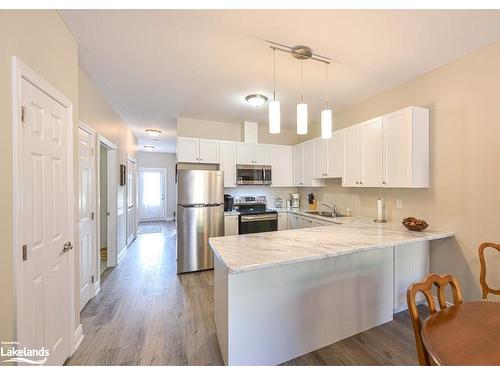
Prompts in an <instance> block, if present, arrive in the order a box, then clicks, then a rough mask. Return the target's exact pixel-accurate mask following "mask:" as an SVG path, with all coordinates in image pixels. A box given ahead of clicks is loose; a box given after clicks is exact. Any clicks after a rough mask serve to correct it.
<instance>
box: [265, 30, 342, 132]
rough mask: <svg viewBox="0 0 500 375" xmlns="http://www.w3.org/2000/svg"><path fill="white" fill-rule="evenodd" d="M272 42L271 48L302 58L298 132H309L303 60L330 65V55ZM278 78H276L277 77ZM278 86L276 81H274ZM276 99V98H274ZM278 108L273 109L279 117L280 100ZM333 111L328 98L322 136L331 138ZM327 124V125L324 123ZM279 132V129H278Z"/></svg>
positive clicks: (323, 115) (323, 117)
mask: <svg viewBox="0 0 500 375" xmlns="http://www.w3.org/2000/svg"><path fill="white" fill-rule="evenodd" d="M267 42H268V43H269V44H270V48H271V49H273V50H274V52H276V50H278V51H281V52H285V53H288V54H290V55H291V56H292V57H294V58H296V59H297V60H300V103H299V104H297V134H301V135H302V134H307V130H308V129H307V128H308V118H307V104H306V103H304V90H303V88H304V71H303V61H304V60H316V61H319V62H322V63H324V64H326V65H327V66H328V64H330V63H331V62H332V59H331V58H329V57H325V56H321V55H318V54H317V53H314V52H313V50H312V49H311V48H309V47H307V46H301V45H299V46H295V47H289V46H286V45H284V44H280V43H276V42H272V41H270V40H268V41H267ZM275 76H276V71H275ZM275 80H276V78H275ZM274 85H275V86H276V82H274ZM275 89H276V87H275ZM274 99H275V98H274ZM274 102H275V100H273V101H271V102H270V103H269V132H270V133H272V132H271V118H272V117H271V112H272V111H271V110H272V107H273V103H274ZM277 108H278V109H277V110H276V109H273V113H274V114H273V116H276V114H275V113H278V119H279V102H278V103H277ZM331 119H332V111H331V110H330V109H328V100H326V109H325V110H323V111H322V112H321V136H322V137H324V138H331V123H332V120H331ZM323 124H325V125H323ZM328 124H330V134H328V126H327V125H328ZM278 132H279V131H278Z"/></svg>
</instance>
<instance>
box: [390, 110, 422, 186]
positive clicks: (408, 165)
mask: <svg viewBox="0 0 500 375" xmlns="http://www.w3.org/2000/svg"><path fill="white" fill-rule="evenodd" d="M383 123H384V126H383V143H384V152H383V158H384V168H383V176H384V178H383V181H382V184H383V185H384V186H386V187H415V188H426V187H429V110H428V109H427V108H420V107H408V108H404V109H402V110H399V111H396V112H392V113H389V114H388V115H385V116H383Z"/></svg>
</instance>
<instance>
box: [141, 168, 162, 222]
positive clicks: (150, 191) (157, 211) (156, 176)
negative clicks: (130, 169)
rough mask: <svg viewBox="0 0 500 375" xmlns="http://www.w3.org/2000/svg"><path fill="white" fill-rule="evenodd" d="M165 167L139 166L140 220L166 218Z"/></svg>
mask: <svg viewBox="0 0 500 375" xmlns="http://www.w3.org/2000/svg"><path fill="white" fill-rule="evenodd" d="M165 193H166V192H165V169H163V168H139V220H140V221H157V220H165Z"/></svg>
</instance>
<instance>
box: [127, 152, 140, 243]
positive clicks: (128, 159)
mask: <svg viewBox="0 0 500 375" xmlns="http://www.w3.org/2000/svg"><path fill="white" fill-rule="evenodd" d="M129 162H130V163H133V164H135V179H134V181H135V190H134V191H135V207H134V208H135V228H133V229H134V237H133V238H132V240H130V242H129V222H130V220H129V213H128V211H129V207H128V201H129V196H128V195H129V187H128V176H125V180H126V182H125V197H126V198H125V224H126V225H125V236H126V238H125V244H126V246H130V245H131V244H132V242H134V241H135V239H136V238H137V225H138V223H139V208H138V204H137V203H138V201H139V193H138V186H139V181H138V179H139V178H138V177H139V176H138V175H139V173H138V165H137V160H136V159H135V158H133V157H132V156H130V155H129V154H127V169H126V174H127V175H128V172H129V166H128V164H129Z"/></svg>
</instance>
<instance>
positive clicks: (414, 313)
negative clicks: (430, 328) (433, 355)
mask: <svg viewBox="0 0 500 375" xmlns="http://www.w3.org/2000/svg"><path fill="white" fill-rule="evenodd" d="M448 284H449V285H450V286H451V291H452V293H453V303H454V304H455V305H457V304H459V303H462V292H461V291H460V285H459V284H458V280H457V279H456V278H455V277H454V276H453V275H438V274H435V273H431V274H429V275H427V277H426V278H425V280H424V281H422V282H419V283H414V284H412V285H410V286H409V287H408V290H407V292H406V299H407V303H408V310H409V311H410V317H411V323H412V326H413V333H414V334H415V343H416V346H417V354H418V362H419V363H420V364H421V365H427V366H429V365H431V361H430V358H429V353H427V350H425V347H424V343H423V341H422V322H421V321H420V316H419V314H418V308H417V301H416V298H415V297H416V295H417V293H418V292H421V293H423V295H424V296H425V299H426V301H427V306H429V311H430V314H431V315H432V314H434V313H436V312H437V311H438V310H437V309H436V303H435V302H434V296H433V295H432V286H433V285H435V286H436V287H437V300H438V303H439V308H440V309H441V310H443V309H445V308H446V297H445V288H446V286H447V285H448Z"/></svg>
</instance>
